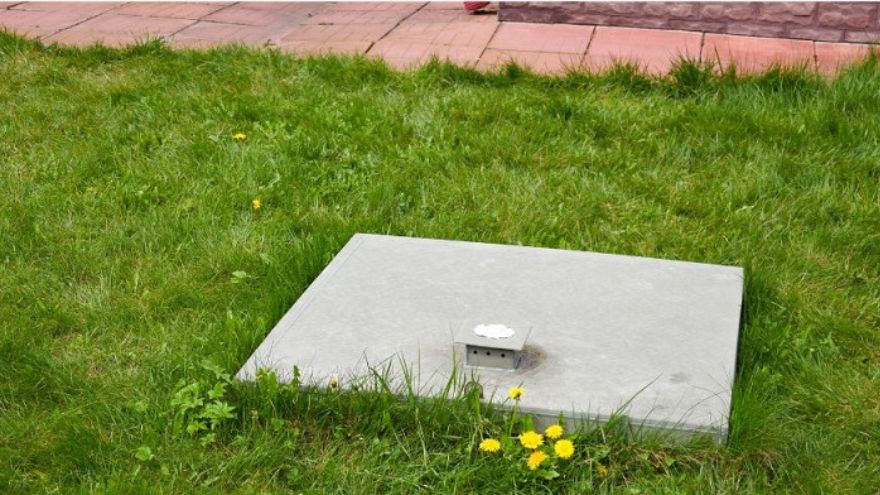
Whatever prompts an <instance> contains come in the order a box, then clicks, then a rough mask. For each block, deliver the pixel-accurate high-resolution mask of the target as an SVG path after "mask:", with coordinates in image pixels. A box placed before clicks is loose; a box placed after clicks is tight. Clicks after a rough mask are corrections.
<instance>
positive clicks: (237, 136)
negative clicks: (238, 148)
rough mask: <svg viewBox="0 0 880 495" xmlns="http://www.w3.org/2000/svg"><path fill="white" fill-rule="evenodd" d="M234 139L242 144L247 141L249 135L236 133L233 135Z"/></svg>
mask: <svg viewBox="0 0 880 495" xmlns="http://www.w3.org/2000/svg"><path fill="white" fill-rule="evenodd" d="M232 139H235V140H236V141H238V142H242V141H244V140H245V139H247V134H245V133H243V132H236V133H235V134H233V135H232Z"/></svg>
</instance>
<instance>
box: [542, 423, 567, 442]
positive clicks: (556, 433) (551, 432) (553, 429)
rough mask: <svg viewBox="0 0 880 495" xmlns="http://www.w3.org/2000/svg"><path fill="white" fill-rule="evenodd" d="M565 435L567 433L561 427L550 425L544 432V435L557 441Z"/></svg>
mask: <svg viewBox="0 0 880 495" xmlns="http://www.w3.org/2000/svg"><path fill="white" fill-rule="evenodd" d="M563 433H565V431H564V430H563V429H562V427H561V426H559V425H550V426H548V427H547V429H546V430H544V435H545V436H546V437H547V438H549V439H551V440H556V439H557V438H559V437H561V436H562V434H563Z"/></svg>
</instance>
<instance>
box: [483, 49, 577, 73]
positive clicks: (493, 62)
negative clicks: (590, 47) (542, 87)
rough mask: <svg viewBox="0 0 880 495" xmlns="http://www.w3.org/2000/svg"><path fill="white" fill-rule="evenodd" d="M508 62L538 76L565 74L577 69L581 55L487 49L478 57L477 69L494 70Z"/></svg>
mask: <svg viewBox="0 0 880 495" xmlns="http://www.w3.org/2000/svg"><path fill="white" fill-rule="evenodd" d="M509 62H516V64H517V65H519V66H521V67H526V68H529V69H531V70H532V71H534V72H536V73H538V74H551V75H553V74H556V75H558V74H565V73H566V72H568V71H569V70H576V69H579V68H580V66H581V55H580V54H577V53H559V52H522V51H516V50H497V49H494V48H487V49H486V51H485V52H484V53H483V56H482V57H480V61H479V63H477V68H478V69H481V70H496V69H498V68H499V67H501V66H504V65H506V64H507V63H509Z"/></svg>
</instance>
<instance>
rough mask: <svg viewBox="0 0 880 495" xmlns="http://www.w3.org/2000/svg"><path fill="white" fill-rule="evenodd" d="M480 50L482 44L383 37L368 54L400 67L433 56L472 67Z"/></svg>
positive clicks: (427, 59) (481, 50) (409, 65)
mask: <svg viewBox="0 0 880 495" xmlns="http://www.w3.org/2000/svg"><path fill="white" fill-rule="evenodd" d="M482 52H483V46H479V45H471V46H467V45H464V46H462V45H459V46H452V45H438V44H434V43H419V42H406V41H393V40H387V39H383V40H382V41H380V42H379V43H377V44H376V45H375V46H373V48H372V49H370V56H373V57H381V58H383V59H384V60H385V61H386V62H387V63H388V64H389V65H390V66H392V67H395V68H400V69H406V68H412V67H416V66H420V65H423V64H425V63H427V62H429V61H431V59H432V58H434V57H436V58H437V59H438V60H440V61H450V62H452V63H454V64H456V65H459V66H462V67H472V66H474V65H476V63H477V61H478V60H479V58H480V54H481V53H482Z"/></svg>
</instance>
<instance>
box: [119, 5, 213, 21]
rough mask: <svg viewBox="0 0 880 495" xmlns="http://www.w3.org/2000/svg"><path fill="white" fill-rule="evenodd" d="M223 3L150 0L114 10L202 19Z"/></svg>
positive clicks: (133, 13)
mask: <svg viewBox="0 0 880 495" xmlns="http://www.w3.org/2000/svg"><path fill="white" fill-rule="evenodd" d="M222 8H223V5H216V4H210V3H186V2H180V3H177V2H174V3H168V2H156V3H153V2H150V3H130V4H127V5H123V6H122V7H119V8H118V9H115V10H114V12H116V13H117V14H128V15H139V16H146V17H174V18H178V19H201V18H202V17H205V16H206V15H208V14H212V13H214V12H217V11H218V10H220V9H222Z"/></svg>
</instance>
